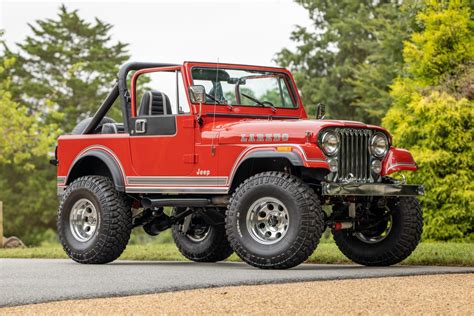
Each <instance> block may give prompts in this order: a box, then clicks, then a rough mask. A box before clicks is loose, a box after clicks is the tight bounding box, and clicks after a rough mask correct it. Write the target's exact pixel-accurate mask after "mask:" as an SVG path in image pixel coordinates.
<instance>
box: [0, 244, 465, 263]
mask: <svg viewBox="0 0 474 316" xmlns="http://www.w3.org/2000/svg"><path fill="white" fill-rule="evenodd" d="M0 258H49V259H52V258H61V259H66V258H67V256H66V253H65V252H64V250H63V249H62V247H61V246H60V245H59V244H57V243H56V244H54V243H44V244H42V245H41V247H35V248H12V249H0ZM120 259H121V260H160V261H187V259H186V258H184V257H183V256H182V255H181V254H180V253H179V251H178V249H177V248H176V246H175V245H174V244H172V243H159V242H157V241H154V242H150V243H147V244H132V245H129V246H128V247H127V249H125V251H124V253H123V255H122V256H121V257H120ZM226 261H240V259H239V257H238V256H237V255H236V254H235V253H234V254H232V256H230V257H229V259H227V260H226ZM307 263H351V261H350V260H349V259H347V258H346V257H344V255H343V254H342V253H341V252H340V251H339V249H337V246H336V244H335V243H334V242H330V243H322V244H319V245H318V248H317V249H316V251H315V252H314V253H313V254H312V255H311V257H309V258H308V260H307ZM401 264H402V265H404V264H406V265H450V266H468V267H470V266H474V243H453V242H443V243H441V242H437V243H433V242H422V243H420V244H419V245H418V247H417V248H416V250H415V251H414V252H413V254H412V255H411V256H410V257H408V258H407V259H406V260H404V261H403V262H402V263H401Z"/></svg>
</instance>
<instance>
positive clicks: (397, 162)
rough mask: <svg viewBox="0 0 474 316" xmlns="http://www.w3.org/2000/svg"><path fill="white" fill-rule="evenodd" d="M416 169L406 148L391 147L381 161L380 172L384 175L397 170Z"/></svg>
mask: <svg viewBox="0 0 474 316" xmlns="http://www.w3.org/2000/svg"><path fill="white" fill-rule="evenodd" d="M417 169H418V166H417V165H416V162H415V160H414V159H413V156H412V155H411V153H410V152H409V151H408V150H406V149H401V148H395V147H392V148H390V150H389V152H388V154H387V155H386V156H385V159H384V160H383V162H382V173H381V174H382V176H386V175H389V174H392V173H394V172H397V171H402V170H409V171H416V170H417Z"/></svg>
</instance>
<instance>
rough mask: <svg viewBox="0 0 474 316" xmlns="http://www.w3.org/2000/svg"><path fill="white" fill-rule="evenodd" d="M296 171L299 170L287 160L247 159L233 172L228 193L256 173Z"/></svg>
mask: <svg viewBox="0 0 474 316" xmlns="http://www.w3.org/2000/svg"><path fill="white" fill-rule="evenodd" d="M297 169H299V168H298V167H295V166H293V165H292V164H291V162H290V161H289V160H288V159H287V158H249V159H247V160H245V161H244V162H242V163H241V164H240V166H239V167H238V168H237V170H236V171H235V175H234V178H233V179H232V185H231V187H230V192H233V191H234V190H235V189H236V188H237V187H238V186H239V184H240V183H242V182H243V181H244V180H245V179H248V178H250V177H251V176H253V175H255V174H257V173H261V172H265V171H285V170H287V171H288V172H291V173H295V172H296V171H297ZM290 170H291V171H290Z"/></svg>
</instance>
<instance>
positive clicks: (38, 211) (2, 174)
mask: <svg viewBox="0 0 474 316" xmlns="http://www.w3.org/2000/svg"><path fill="white" fill-rule="evenodd" d="M0 36H1V34H0ZM0 42H1V39H0ZM14 63H15V60H14V59H12V58H5V56H0V76H1V77H2V78H3V79H2V80H1V81H0V113H2V115H1V116H0V200H1V201H3V202H4V206H5V233H6V234H7V235H16V236H21V237H22V238H25V239H24V240H25V241H27V242H34V241H37V240H35V238H37V237H38V236H41V235H38V232H39V233H41V232H42V233H44V230H45V226H48V225H49V226H51V222H52V221H51V219H50V218H48V217H46V216H44V214H45V213H47V214H51V212H44V210H45V207H46V209H47V210H48V208H47V207H48V205H51V204H53V205H54V203H55V200H54V199H53V200H49V201H45V200H44V199H43V198H42V197H44V196H45V187H44V185H45V183H47V181H45V178H43V177H44V173H45V172H44V168H43V166H44V165H45V164H44V163H43V164H38V161H42V160H47V157H48V152H50V151H51V150H52V148H53V146H54V142H55V139H56V137H57V135H58V133H59V129H58V127H57V126H56V125H55V124H45V123H44V122H41V120H40V117H39V115H34V114H33V115H31V114H29V113H28V109H27V108H26V107H25V106H24V105H21V104H19V103H17V102H15V101H14V100H12V95H11V93H10V92H9V90H10V89H11V81H10V80H9V78H8V77H4V74H5V73H6V72H8V69H11V67H12V66H13V65H14ZM48 171H49V170H48ZM52 189H53V190H54V187H53V188H52ZM53 192H54V191H53ZM46 196H50V194H46ZM39 203H41V204H39ZM38 204H39V205H38ZM53 210H54V206H53ZM53 212H54V211H53ZM53 214H54V213H53ZM53 222H54V221H53Z"/></svg>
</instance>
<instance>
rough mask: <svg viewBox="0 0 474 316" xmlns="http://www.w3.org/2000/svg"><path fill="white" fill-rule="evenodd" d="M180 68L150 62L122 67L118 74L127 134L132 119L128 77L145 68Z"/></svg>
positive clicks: (126, 64) (132, 63) (130, 63)
mask: <svg viewBox="0 0 474 316" xmlns="http://www.w3.org/2000/svg"><path fill="white" fill-rule="evenodd" d="M174 66H179V65H177V64H166V63H148V62H129V63H125V64H123V65H122V66H121V67H120V71H119V73H118V88H119V96H120V98H121V99H122V114H123V123H124V128H125V133H128V131H129V126H128V121H129V119H130V116H131V115H130V93H129V92H128V88H127V76H128V73H129V72H130V71H132V70H135V71H136V70H140V69H145V68H157V67H174Z"/></svg>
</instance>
